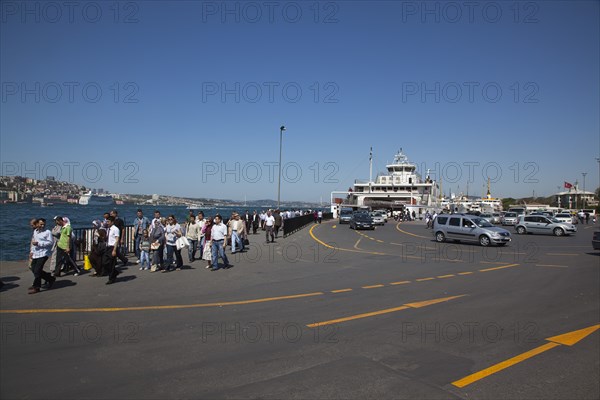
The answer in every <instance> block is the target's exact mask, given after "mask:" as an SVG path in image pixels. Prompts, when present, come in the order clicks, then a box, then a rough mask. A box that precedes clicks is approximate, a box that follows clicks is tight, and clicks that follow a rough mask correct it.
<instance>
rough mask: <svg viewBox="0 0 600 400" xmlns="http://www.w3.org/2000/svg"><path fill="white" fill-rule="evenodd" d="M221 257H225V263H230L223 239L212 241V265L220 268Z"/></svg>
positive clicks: (214, 267)
mask: <svg viewBox="0 0 600 400" xmlns="http://www.w3.org/2000/svg"><path fill="white" fill-rule="evenodd" d="M219 257H221V258H222V259H223V262H224V263H225V265H229V260H228V259H227V256H226V255H225V249H224V248H223V239H221V240H213V241H212V267H213V269H219V263H218V261H219Z"/></svg>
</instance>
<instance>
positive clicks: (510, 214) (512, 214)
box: [504, 213, 517, 218]
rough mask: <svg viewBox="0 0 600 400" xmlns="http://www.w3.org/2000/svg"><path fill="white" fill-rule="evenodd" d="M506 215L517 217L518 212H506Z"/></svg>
mask: <svg viewBox="0 0 600 400" xmlns="http://www.w3.org/2000/svg"><path fill="white" fill-rule="evenodd" d="M504 216H505V217H513V218H514V217H516V216H517V213H506V215H504Z"/></svg>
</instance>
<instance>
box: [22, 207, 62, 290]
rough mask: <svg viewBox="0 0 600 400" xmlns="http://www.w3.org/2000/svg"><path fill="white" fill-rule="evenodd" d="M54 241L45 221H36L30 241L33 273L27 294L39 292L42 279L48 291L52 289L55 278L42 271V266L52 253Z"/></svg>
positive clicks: (42, 219) (41, 219)
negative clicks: (31, 283)
mask: <svg viewBox="0 0 600 400" xmlns="http://www.w3.org/2000/svg"><path fill="white" fill-rule="evenodd" d="M53 243H54V239H53V238H52V233H51V232H50V231H49V230H47V229H46V220H45V219H44V218H40V219H38V220H37V227H36V229H35V231H34V233H33V239H32V240H31V246H32V254H31V256H32V258H31V272H33V277H34V279H33V285H32V286H31V287H30V288H29V289H28V291H27V292H28V293H29V294H35V293H39V292H40V287H41V284H42V279H44V280H45V281H46V284H47V285H48V286H47V287H48V289H50V288H51V287H52V285H53V284H54V281H56V278H55V277H53V276H52V275H50V274H49V273H48V272H46V271H44V264H46V261H47V260H48V257H50V253H51V252H52V245H53Z"/></svg>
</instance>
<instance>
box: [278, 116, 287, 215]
mask: <svg viewBox="0 0 600 400" xmlns="http://www.w3.org/2000/svg"><path fill="white" fill-rule="evenodd" d="M283 131H285V126H284V125H281V126H280V127H279V182H278V183H277V208H278V209H279V203H280V202H281V142H282V140H283Z"/></svg>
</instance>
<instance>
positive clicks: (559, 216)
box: [554, 213, 573, 224]
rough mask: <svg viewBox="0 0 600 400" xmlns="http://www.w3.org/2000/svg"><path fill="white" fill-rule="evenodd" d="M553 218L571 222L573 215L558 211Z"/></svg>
mask: <svg viewBox="0 0 600 400" xmlns="http://www.w3.org/2000/svg"><path fill="white" fill-rule="evenodd" d="M554 218H555V219H557V220H559V221H560V222H564V223H567V224H572V223H573V216H572V215H571V214H569V213H558V214H556V215H555V216H554Z"/></svg>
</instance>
